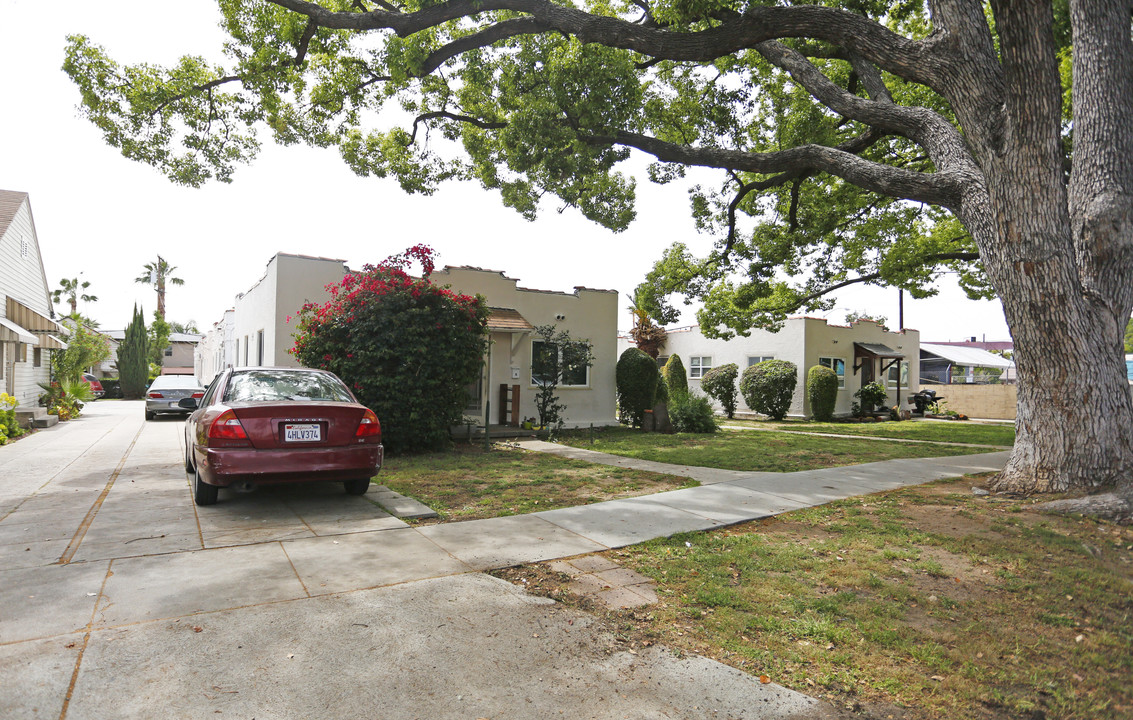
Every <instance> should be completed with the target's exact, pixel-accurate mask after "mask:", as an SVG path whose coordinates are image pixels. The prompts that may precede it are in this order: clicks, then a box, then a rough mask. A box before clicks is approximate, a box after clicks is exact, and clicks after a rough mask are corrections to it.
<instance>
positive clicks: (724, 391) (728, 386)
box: [700, 363, 740, 420]
mask: <svg viewBox="0 0 1133 720" xmlns="http://www.w3.org/2000/svg"><path fill="white" fill-rule="evenodd" d="M739 374H740V369H739V367H738V366H737V365H736V364H735V363H728V364H727V365H721V366H720V367H714V368H712V369H711V370H709V371H708V372H706V373H704V377H702V378H700V389H701V390H703V391H704V392H705V393H707V394H708V397H710V398H712V399H713V400H715V401H716V402H718V403H720V405H721V406H722V407H723V408H724V414H725V415H727V416H728V419H729V420H731V419H732V418H733V417H735V415H736V403H737V402H738V401H739V397H740V391H739V388H737V387H736V378H737V377H739Z"/></svg>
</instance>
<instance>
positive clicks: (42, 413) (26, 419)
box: [16, 406, 59, 428]
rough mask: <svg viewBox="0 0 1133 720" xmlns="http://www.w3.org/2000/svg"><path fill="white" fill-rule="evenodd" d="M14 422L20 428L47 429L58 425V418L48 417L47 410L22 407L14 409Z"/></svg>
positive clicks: (56, 416)
mask: <svg viewBox="0 0 1133 720" xmlns="http://www.w3.org/2000/svg"><path fill="white" fill-rule="evenodd" d="M16 422H18V423H19V424H20V427H22V428H30V427H37V428H49V427H52V426H53V425H58V424H59V416H58V415H48V414H47V408H41V407H27V406H22V407H18V408H16Z"/></svg>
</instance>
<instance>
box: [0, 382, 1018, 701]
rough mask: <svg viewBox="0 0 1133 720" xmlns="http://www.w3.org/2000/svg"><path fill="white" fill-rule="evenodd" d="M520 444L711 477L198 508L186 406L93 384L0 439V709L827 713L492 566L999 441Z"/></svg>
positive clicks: (233, 502)
mask: <svg viewBox="0 0 1133 720" xmlns="http://www.w3.org/2000/svg"><path fill="white" fill-rule="evenodd" d="M523 446H524V447H527V448H529V449H533V450H540V451H545V452H554V453H556V454H560V455H564V456H567V457H576V458H579V459H584V460H588V461H591V462H603V463H606V464H611V465H620V466H625V467H637V468H641V469H646V470H655V471H659V472H667V473H671V474H676V475H683V476H686V477H691V478H695V479H697V480H699V481H700V482H701V483H703V485H702V486H701V487H696V488H687V489H683V490H676V491H672V492H666V493H659V494H657V495H652V496H647V497H639V498H632V499H626V500H614V501H609V502H603V503H597V504H594V505H587V506H580V507H574V508H566V509H560V510H549V511H543V512H538V513H534V514H530V515H521V516H512V517H504V518H495V519H490V520H476V521H470V522H461V523H449V524H441V525H430V526H422V527H410V526H408V525H407V524H405V523H404V522H402V521H401V520H398V519H397V518H394V517H392V516H390V515H388V514H387V513H385V512H383V511H381V510H380V509H379V508H377V507H376V506H375V505H374V504H373V503H370V502H368V501H367V500H366V499H365V498H363V497H351V496H346V495H344V494H343V493H342V490H341V488H340V487H337V486H325V487H320V486H311V487H295V488H274V489H264V490H263V491H261V492H258V493H254V494H251V495H235V494H232V493H228V492H227V491H223V492H222V495H221V502H220V503H219V504H218V505H216V506H212V507H208V508H197V507H196V506H194V505H193V504H192V500H191V496H190V490H189V485H188V481H187V478H186V477H185V474H184V470H183V468H182V467H181V458H182V456H183V448H182V446H181V423H180V422H179V421H177V420H173V419H170V420H159V421H155V422H148V423H147V422H144V421H143V420H142V409H141V404H140V403H127V402H117V403H115V402H99V403H95V404H93V405H91V406H90V407H89V408H88V411H87V413H86V414H85V415H84V417H83V418H80V419H79V420H76V421H72V422H69V423H65V424H61V425H59V426H57V427H55V428H52V429H49V430H45V431H41V432H39V433H37V434H35V435H33V436H32V437H30V438H26V439H23V440H21V441H19V442H16V443H14V444H12V445H10V446H5V447H0V478H2V480H0V568H2V569H0V717H4V718H41V717H51V718H72V719H73V718H103V717H105V718H133V717H137V718H143V717H155V716H160V717H215V716H216V714H217V713H218V712H223V713H224V714H231V713H233V712H236V713H238V714H239V715H240V716H248V717H253V716H254V717H257V718H261V719H262V718H313V717H325V718H337V717H343V718H345V717H351V718H353V717H383V718H393V717H397V718H400V717H406V718H410V717H425V716H428V717H442V718H447V717H453V718H477V717H511V718H516V717H540V718H542V717H546V716H548V715H550V716H554V715H562V716H564V717H611V718H613V717H623V716H630V717H735V718H745V717H760V718H780V717H784V718H785V717H823V716H825V713H826V712H827V710H826V709H825V706H824V705H823V704H821V703H819V702H818V701H816V700H814V699H812V698H808V697H806V696H805V695H801V694H799V693H794V692H792V691H789V690H787V689H785V688H781V687H779V686H777V685H775V684H773V683H772V684H769V685H761V684H760V683H759V682H758V681H757V680H755V679H753V678H751V677H750V676H748V675H746V674H744V673H739V672H737V671H735V670H732V669H731V668H728V667H726V666H723V665H719V664H717V663H713V662H711V661H707V660H703V659H691V660H690V659H687V658H686V659H677V658H674V657H672V656H670V655H668V654H666V653H665V652H664V651H663V650H659V651H656V652H652V653H648V654H647V655H641V656H636V655H635V656H631V655H628V654H625V653H618V652H614V651H613V650H612V648H611V645H610V641H609V639H608V638H604V637H603V636H602V635H601V634H600V633H598V632H596V631H594V630H593V629H591V627H590V620H589V619H588V618H587V616H585V615H581V614H579V613H573V612H571V611H567V610H565V609H563V608H561V607H560V606H557V605H555V604H553V603H548V602H547V601H544V600H541V599H538V598H533V597H529V596H527V595H525V594H524V593H522V591H520V590H518V589H516V588H514V587H512V586H511V585H510V584H508V583H505V582H502V581H499V580H496V579H494V578H491V577H488V576H485V575H480V574H478V573H477V571H482V570H488V569H494V568H501V567H507V566H512V565H516V564H521V563H527V562H534V561H542V560H551V559H558V558H567V557H573V556H577V555H582V554H586V553H592V552H598V551H602V550H606V549H609V548H614V547H621V546H624V545H629V544H633V543H638V542H642V541H644V540H648V539H651V538H655V537H661V536H667V535H671V534H674V533H677V532H687V531H695V530H706V529H710V528H714V527H720V526H722V525H727V524H731V523H736V522H742V521H745V520H752V519H757V518H761V517H766V516H769V515H773V514H776V513H780V512H785V511H788V510H793V509H796V508H800V507H806V506H809V505H816V504H821V503H824V502H829V501H831V500H834V499H840V498H844V497H849V496H852V495H859V494H863V493H869V492H875V491H879V490H887V489H891V488H894V487H900V486H904V485H912V484H918V483H923V482H928V481H930V480H935V479H938V478H943V477H950V476H955V475H959V474H962V473H966V472H978V471H985V470H994V469H997V468H998V467H1001V466H1002V463H1003V462H1004V461H1005V459H1006V453H993V454H988V455H979V456H973V455H968V456H961V457H950V458H941V459H934V460H923V459H917V460H897V461H890V462H885V463H874V464H870V465H858V466H853V467H847V468H832V469H829V470H819V471H809V472H802V473H791V474H775V473H733V472H730V471H719V470H711V469H706V468H695V467H676V466H669V465H664V464H660V463H645V462H642V461H635V460H631V459H627V458H615V457H613V456H607V455H602V454H600V453H591V452H589V451H585V450H577V449H572V448H564V447H561V446H557V445H551V444H549V443H538V442H536V441H532V442H526V443H523ZM485 671H487V672H485ZM709 709H711V710H715V711H716V713H715V714H712V713H711V712H709Z"/></svg>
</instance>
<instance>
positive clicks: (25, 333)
mask: <svg viewBox="0 0 1133 720" xmlns="http://www.w3.org/2000/svg"><path fill="white" fill-rule="evenodd" d="M0 342H14V343H27V344H28V345H35V344H37V343H38V342H39V338H37V337H36V336H35V335H32V334H31V331H29V330H26V329H24V328H23V327H20V326H19V325H17V324H16V323H14V322H12V321H11V320H9V319H8V318H2V317H0Z"/></svg>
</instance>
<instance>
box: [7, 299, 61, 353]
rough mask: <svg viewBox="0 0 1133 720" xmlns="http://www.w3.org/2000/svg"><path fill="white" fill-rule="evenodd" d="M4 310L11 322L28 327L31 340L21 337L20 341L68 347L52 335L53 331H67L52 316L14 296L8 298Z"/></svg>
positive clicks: (52, 347)
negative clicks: (47, 315)
mask: <svg viewBox="0 0 1133 720" xmlns="http://www.w3.org/2000/svg"><path fill="white" fill-rule="evenodd" d="M4 310H5V311H6V313H7V315H8V320H9V321H10V322H13V323H15V324H16V325H18V326H19V327H21V328H26V331H25V332H27V334H28V335H30V336H32V337H31V339H30V340H28V339H21V340H20V341H19V342H22V343H27V344H28V345H34V346H37V347H43V348H48V349H49V350H66V349H67V343H65V342H63V341H62V340H60V339H59V338H57V337H53V336H52V333H65V332H66V328H64V327H63V326H62V325H60V324H59V323H57V322H55V321H54V320H52V319H51V318H49V317H45V316H44V315H41V314H39V313H37V312H36V311H35V310H32V309H31V308H29V307H28V306H27V305H24V304H23V303H22V302H20V301H19V300H16V299H14V298H7V300H6V302H5V303H4Z"/></svg>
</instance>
